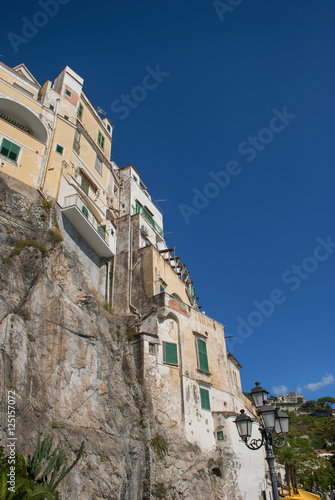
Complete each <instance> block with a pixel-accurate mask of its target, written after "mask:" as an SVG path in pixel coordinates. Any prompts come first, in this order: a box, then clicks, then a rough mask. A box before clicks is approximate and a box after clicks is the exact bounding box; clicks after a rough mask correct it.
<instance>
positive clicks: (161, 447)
mask: <svg viewBox="0 0 335 500" xmlns="http://www.w3.org/2000/svg"><path fill="white" fill-rule="evenodd" d="M149 443H150V446H151V447H152V448H153V449H154V450H155V452H156V454H157V456H158V458H159V459H160V460H162V458H163V457H164V456H165V455H166V454H167V452H168V445H167V442H166V440H165V438H164V437H163V436H162V435H161V434H156V436H155V437H154V438H152V439H150V441H149Z"/></svg>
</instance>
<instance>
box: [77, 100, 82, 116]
mask: <svg viewBox="0 0 335 500" xmlns="http://www.w3.org/2000/svg"><path fill="white" fill-rule="evenodd" d="M83 111H84V106H83V105H82V104H81V102H80V103H79V104H78V108H77V116H78V118H80V119H82V117H83Z"/></svg>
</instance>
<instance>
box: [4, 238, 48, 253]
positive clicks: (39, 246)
mask: <svg viewBox="0 0 335 500" xmlns="http://www.w3.org/2000/svg"><path fill="white" fill-rule="evenodd" d="M27 247H32V248H35V249H36V250H38V251H40V252H41V253H42V254H44V253H46V251H47V249H46V248H45V245H43V243H40V242H39V241H36V240H18V241H16V242H15V245H14V249H13V251H12V254H13V255H20V253H21V252H22V250H23V249H24V248H27Z"/></svg>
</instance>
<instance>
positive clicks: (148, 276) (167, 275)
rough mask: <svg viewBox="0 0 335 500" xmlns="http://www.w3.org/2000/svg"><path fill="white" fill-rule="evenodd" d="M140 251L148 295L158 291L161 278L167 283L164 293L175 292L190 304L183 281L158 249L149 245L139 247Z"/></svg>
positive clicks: (170, 293)
mask: <svg viewBox="0 0 335 500" xmlns="http://www.w3.org/2000/svg"><path fill="white" fill-rule="evenodd" d="M141 252H142V255H143V271H144V287H145V292H146V294H147V295H148V297H152V296H153V295H157V294H158V293H160V290H159V279H162V280H163V281H164V282H165V283H166V285H167V287H166V288H165V292H166V293H168V294H169V295H172V294H173V293H176V294H177V295H179V297H180V298H181V299H182V301H183V302H184V303H185V304H187V305H191V303H190V300H189V298H188V296H187V293H186V291H185V283H184V282H183V281H182V280H181V279H180V278H179V276H178V275H177V274H176V273H175V271H174V270H173V269H172V267H171V266H170V264H169V263H168V262H166V261H165V259H164V257H163V256H162V255H161V254H160V253H159V252H158V250H156V249H155V248H154V247H153V246H152V245H151V246H148V247H146V248H143V249H141Z"/></svg>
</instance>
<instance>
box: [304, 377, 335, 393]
mask: <svg viewBox="0 0 335 500" xmlns="http://www.w3.org/2000/svg"><path fill="white" fill-rule="evenodd" d="M334 382H335V378H334V377H333V375H332V374H331V373H326V375H325V376H324V377H323V379H322V380H321V381H320V382H312V383H310V384H307V385H305V389H308V390H309V391H318V390H319V389H322V387H326V386H327V385H330V384H333V383H334Z"/></svg>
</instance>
